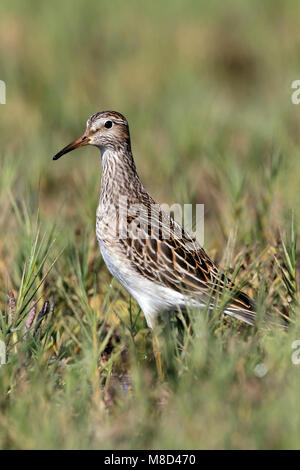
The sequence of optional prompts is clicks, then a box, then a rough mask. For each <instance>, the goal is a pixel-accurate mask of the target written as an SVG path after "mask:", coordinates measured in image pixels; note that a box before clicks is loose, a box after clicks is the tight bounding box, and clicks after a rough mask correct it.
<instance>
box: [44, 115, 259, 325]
mask: <svg viewBox="0 0 300 470" xmlns="http://www.w3.org/2000/svg"><path fill="white" fill-rule="evenodd" d="M85 145H94V146H96V147H98V148H99V149H100V152H101V162H102V181H101V191H100V200H99V205H98V209H97V217H96V236H97V240H98V243H99V247H100V251H101V254H102V256H103V259H104V261H105V263H106V266H107V268H108V270H109V271H110V273H111V274H112V275H113V276H114V277H115V278H116V279H117V280H118V281H119V282H120V284H122V285H123V286H124V287H125V289H127V291H128V292H129V293H130V294H131V295H132V297H133V298H134V299H135V300H136V301H137V303H138V304H139V306H140V307H141V309H142V311H143V313H144V315H145V317H146V321H147V324H148V326H149V327H150V328H154V326H155V319H156V317H157V315H158V314H160V313H162V312H168V311H169V312H170V311H176V310H178V309H179V310H181V311H185V310H186V309H187V308H188V307H203V308H205V307H206V308H207V307H208V308H210V309H213V308H214V305H215V303H216V302H217V297H218V298H219V297H220V291H223V290H224V289H225V290H228V291H229V292H230V293H231V295H230V300H229V302H228V304H227V306H226V307H225V310H224V313H225V314H227V315H231V316H233V317H236V318H238V319H239V320H242V321H243V322H245V323H248V324H253V323H254V319H255V307H254V302H253V301H252V300H251V299H250V297H249V296H248V295H247V294H245V293H243V292H241V291H238V290H237V289H236V288H235V286H234V285H233V283H232V282H231V281H230V280H228V279H227V278H226V277H225V276H224V275H222V274H221V273H220V272H219V270H218V268H217V267H216V265H215V264H214V263H213V262H212V261H211V260H210V258H209V257H208V256H207V254H206V253H205V251H204V249H203V248H202V246H201V245H200V244H199V243H198V242H197V240H195V237H193V236H191V235H190V234H189V233H188V232H187V231H186V230H185V229H184V228H183V227H182V226H181V224H179V223H177V222H176V221H175V220H174V219H173V218H172V217H171V216H170V215H169V214H168V213H167V212H165V211H163V210H162V209H161V208H160V206H159V204H157V203H156V202H155V201H154V199H153V198H152V197H151V196H150V194H149V193H148V192H147V191H146V189H145V187H144V186H143V184H142V182H141V180H140V178H139V176H138V174H137V170H136V167H135V163H134V159H133V155H132V152H131V143H130V134H129V127H128V122H127V120H126V118H125V117H124V116H123V115H122V114H120V113H118V112H115V111H103V112H100V113H96V114H94V115H93V116H91V117H90V118H89V119H88V121H87V126H86V130H85V132H84V134H83V135H82V136H81V137H79V138H78V139H76V140H74V142H72V143H71V144H69V145H67V146H66V147H64V148H63V149H62V150H61V151H60V152H58V153H57V154H56V155H55V156H54V157H53V159H54V160H57V159H58V158H60V157H61V156H62V155H64V154H66V153H68V152H71V151H72V150H74V149H76V148H78V147H82V146H85Z"/></svg>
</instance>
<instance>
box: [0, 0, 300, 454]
mask: <svg viewBox="0 0 300 470" xmlns="http://www.w3.org/2000/svg"><path fill="white" fill-rule="evenodd" d="M299 20H300V5H299V2H297V1H292V0H288V1H287V0H286V1H279V0H272V1H259V0H256V1H253V0H252V1H251V2H237V1H227V2H221V1H215V0H213V1H210V2H205V1H199V0H185V1H183V0H182V1H179V0H164V1H163V2H162V1H158V0H152V1H146V0H143V1H141V0H129V1H127V2H125V1H121V0H114V1H107V0H94V1H92V0H64V1H58V0H53V1H51V2H46V1H37V0H36V1H34V0H27V1H24V0H23V1H21V0H11V1H8V0H2V1H1V3H0V80H4V81H5V83H6V87H7V96H6V104H5V105H0V168H1V170H0V205H1V211H0V304H1V309H2V311H3V318H4V316H5V318H8V317H9V312H10V309H11V302H12V300H11V299H12V298H13V296H14V297H15V298H17V299H18V300H17V311H19V312H21V313H20V317H18V318H20V325H23V323H24V321H25V320H24V318H25V317H24V316H22V315H23V314H24V313H26V312H28V308H29V303H26V302H27V300H26V299H28V298H29V297H30V296H31V295H32V296H33V298H34V299H36V302H37V304H38V305H39V306H41V305H42V304H43V302H44V300H45V299H46V298H49V296H53V297H54V298H55V302H56V310H55V312H54V315H53V316H52V323H47V324H46V326H45V327H44V330H43V331H45V332H46V333H45V336H42V337H41V341H40V342H38V341H36V342H35V341H33V342H29V343H28V341H27V340H26V341H27V342H26V345H24V346H23V345H22V344H23V343H22V341H23V340H22V341H19V343H18V345H17V346H14V347H12V341H11V336H10V333H9V331H8V330H7V332H6V333H7V334H6V333H5V331H6V330H5V328H4V326H3V325H2V330H3V331H2V333H3V332H4V333H5V334H4V333H3V335H4V336H5V337H7V338H8V339H5V341H7V345H8V347H10V349H9V355H8V357H9V362H8V364H7V366H5V367H2V368H0V391H1V398H0V423H1V425H0V445H1V448H45V447H49V448H55V447H60V448H79V447H82V448H98V447H104V448H114V447H117V448H128V447H131V448H143V447H146V448H159V447H161V448H193V447H200V448H206V447H209V448H247V447H250V448H287V447H294V448H295V447H299V433H300V420H299V417H298V416H299V413H298V410H299V406H300V402H299V398H298V395H299V393H298V390H299V385H300V382H299V380H300V379H299V371H298V369H295V366H292V365H291V361H290V355H291V341H292V340H293V339H297V335H298V336H299V324H298V327H295V329H294V330H293V331H292V332H290V333H289V335H290V336H289V337H285V336H283V333H282V332H277V333H276V334H274V335H273V333H269V335H268V334H267V335H266V336H264V334H263V335H258V336H254V337H253V338H252V339H249V338H248V337H247V335H246V338H245V337H244V336H243V334H244V333H241V332H240V330H239V328H234V327H233V329H232V330H231V329H230V325H229V328H225V330H223V329H222V327H221V326H219V327H218V328H219V329H217V330H216V329H215V328H212V327H211V326H208V325H207V324H206V323H205V321H203V324H201V325H198V326H199V331H200V334H199V337H200V338H201V344H200V346H199V345H198V346H197V345H194V349H193V353H191V354H190V353H186V354H185V355H184V354H182V355H180V354H179V355H178V356H176V360H175V361H174V363H173V362H172V361H173V359H170V358H171V356H169V359H170V361H171V363H172V364H173V365H172V367H171V366H170V364H169V365H168V367H167V369H168V368H169V369H170V368H171V369H172V370H173V373H172V374H173V375H172V374H171V377H172V378H171V379H170V377H169V379H170V380H168V375H167V377H166V382H165V383H164V384H160V383H158V382H157V381H156V376H155V371H153V369H154V367H153V363H151V364H150V365H149V364H148V363H147V360H146V361H144V362H143V361H142V360H141V359H139V360H140V361H142V364H141V363H140V362H139V361H138V362H137V363H136V362H134V361H132V360H131V361H132V362H129V365H128V363H126V365H125V366H124V364H123V365H122V364H121V365H120V363H119V359H120V354H119V353H120V351H121V350H122V347H124V345H125V344H126V345H127V346H126V348H127V349H128V350H129V353H130V354H131V356H132V357H136V355H137V357H139V358H141V356H142V355H143V357H145V358H146V357H149V355H151V354H152V352H151V351H152V350H151V347H150V346H151V343H150V342H149V337H148V336H149V332H148V330H147V329H146V328H145V323H144V322H143V319H142V318H141V319H140V323H139V329H138V331H136V330H134V334H132V331H133V330H130V328H129V329H128V331H130V332H131V333H130V334H131V337H130V335H129V333H128V331H127V330H126V328H125V329H124V328H123V327H122V325H123V323H122V321H119V317H120V316H121V318H123V319H125V320H124V321H126V319H127V320H128V315H129V313H128V312H129V311H130V312H131V310H130V304H129V300H128V296H126V294H125V293H124V292H123V291H121V293H120V292H119V291H118V290H116V294H115V297H114V300H113V301H112V300H111V299H110V302H108V304H109V305H110V309H111V310H110V316H109V326H108V330H107V331H109V333H108V335H111V331H112V330H110V329H109V328H110V325H116V326H115V328H116V329H117V334H118V336H117V340H116V339H115V341H114V342H113V346H112V347H111V350H114V348H115V349H116V351H117V352H116V357H114V356H113V355H112V356H111V350H110V351H109V353H107V351H106V354H107V355H108V356H109V357H110V358H109V359H107V357H106V356H105V357H106V359H104V358H103V350H102V349H101V347H102V346H101V345H102V344H103V330H101V332H100V333H99V335H98V329H97V328H98V323H97V322H98V321H99V322H100V324H101V325H102V323H101V322H103V321H104V319H106V320H107V318H106V317H105V315H106V313H105V312H109V308H108V307H107V305H108V304H107V293H109V292H111V291H110V290H109V286H110V282H111V279H110V277H109V275H108V274H107V271H106V269H105V267H104V266H103V263H102V260H101V258H100V254H99V253H98V249H97V246H96V243H95V235H94V225H95V211H96V206H97V199H98V193H99V188H100V177H101V165H100V155H99V152H97V150H96V149H95V148H85V149H80V150H77V151H76V153H72V154H70V155H67V156H65V157H64V158H62V159H61V160H59V161H58V162H53V161H52V156H53V155H54V154H55V153H56V152H57V151H58V150H60V149H61V148H62V147H63V146H65V145H66V144H68V143H69V142H70V141H71V140H73V139H74V138H76V137H78V136H79V135H80V134H81V133H82V131H83V130H84V128H85V123H86V120H87V118H88V117H89V116H90V115H91V114H93V113H95V112H97V111H102V110H106V109H110V110H116V111H119V112H121V113H123V114H124V115H125V116H126V117H127V119H128V121H129V125H130V129H131V138H132V148H133V153H134V156H135V160H136V165H137V168H138V171H139V174H140V176H141V178H142V181H143V183H144V184H145V186H146V188H147V189H148V190H149V192H150V193H151V194H152V195H153V196H154V198H155V199H156V200H158V201H159V202H167V203H169V204H172V203H174V202H178V203H186V202H188V203H191V202H192V203H204V204H205V248H206V249H207V251H208V253H209V254H210V255H211V257H212V258H214V259H215V260H216V261H217V262H219V261H221V260H222V258H223V253H224V250H225V247H226V246H227V243H228V239H229V240H232V239H234V240H235V242H234V243H232V246H231V245H230V244H229V245H230V246H229V248H230V250H231V251H230V253H231V257H229V258H230V259H229V264H230V266H234V264H235V263H234V261H235V259H236V258H235V257H236V256H238V255H239V254H240V253H243V254H244V255H245V250H246V251H247V250H248V253H247V256H248V257H249V260H250V261H249V260H248V258H247V256H246V258H245V260H246V261H245V263H244V265H243V269H244V271H247V263H248V264H250V262H252V261H253V262H254V261H255V260H256V259H260V260H262V259H261V258H259V256H261V254H262V252H263V250H266V251H265V252H264V253H265V255H264V256H265V257H264V258H263V260H262V261H261V263H260V269H257V271H255V270H254V271H253V270H252V271H251V270H250V268H249V276H248V281H249V282H248V286H247V290H248V291H249V293H250V294H251V295H254V296H256V294H257V292H258V293H259V295H261V299H262V303H265V304H266V305H267V306H269V307H274V309H275V308H277V307H278V309H281V311H284V312H285V314H287V315H288V309H289V305H290V302H291V300H290V297H289V296H288V295H287V290H286V288H285V286H286V284H285V283H284V282H282V279H281V278H280V276H279V274H278V273H279V272H280V273H282V272H281V271H280V269H281V268H280V266H281V265H280V263H281V261H278V259H279V260H281V258H280V256H281V254H282V247H281V248H280V246H278V237H279V238H280V234H282V235H283V236H284V237H286V236H287V233H289V231H290V225H291V214H292V212H293V213H294V215H295V217H294V223H295V228H296V229H297V227H298V225H299V216H300V208H299V176H300V158H299V143H300V105H298V106H297V105H294V104H292V102H291V94H292V91H293V90H292V89H291V84H292V81H294V80H296V79H300V28H299ZM38 210H39V218H40V221H41V222H40V223H41V233H43V232H44V231H46V232H47V233H48V232H49V230H50V227H51V226H52V224H53V223H54V222H56V232H55V234H56V241H55V242H54V245H53V247H52V248H53V251H54V252H55V253H57V252H59V250H60V248H64V249H65V250H64V252H63V254H62V255H61V256H60V258H59V260H58V262H57V263H56V264H55V267H54V269H53V270H52V271H51V273H50V275H49V276H48V277H47V280H46V282H44V283H42V286H38V287H37V288H36V290H34V291H33V286H34V285H35V284H36V280H34V282H33V284H32V285H31V284H30V279H31V277H30V276H33V273H34V272H37V273H38V276H37V277H38V278H39V279H43V275H44V274H45V271H46V268H45V267H44V265H43V262H41V264H40V265H39V264H38V263H37V264H36V265H35V262H34V263H33V264H30V263H31V261H32V259H33V257H32V256H31V255H30V253H32V251H31V249H32V248H31V247H32V246H33V245H32V244H33V240H34V233H35V232H34V222H33V221H34V220H35V218H36V214H37V211H38ZM39 243H40V242H38V244H37V246H38V247H39V246H40V245H39ZM52 248H51V250H52ZM280 250H281V251H280ZM41 253H42V254H43V253H44V252H43V250H41V252H40V253H39V255H38V256H37V259H38V258H39V257H41ZM45 253H46V258H47V261H48V251H47V249H46V251H45ZM49 253H50V252H49ZM280 253H281V254H280ZM289 253H290V252H289ZM52 258H54V255H53V253H52V251H51V253H50V254H49V260H51V259H52ZM275 258H276V260H277V261H278V263H277V264H276V262H277V261H276V260H275ZM221 264H222V261H221ZM24 266H25V268H26V266H27V268H28V266H32V272H30V273H29V274H28V276H29V277H28V279H29V281H28V286H29V287H28V286H27V287H28V290H27V291H26V292H25V291H24V283H22V282H23V281H22V272H23V269H24ZM37 266H40V267H37ZM276 266H279V268H278V267H277V268H276ZM290 267H291V272H292V276H295V273H296V269H297V266H296V259H294V263H291V264H290ZM27 268H26V269H27ZM276 269H277V270H278V271H276ZM288 270H289V267H288V268H287V271H288ZM286 282H287V281H286ZM291 286H292V287H291ZM291 286H289V288H288V289H291V292H292V293H293V295H294V294H295V295H296V290H297V289H296V287H295V286H296V281H295V279H293V280H292V282H291ZM8 291H11V294H8ZM24 292H25V293H24ZM31 292H33V293H32V294H31ZM288 292H290V290H288ZM109 295H111V294H109ZM274 299H275V300H274ZM28 302H29V301H28ZM134 308H135V309H136V306H135V307H134ZM135 311H136V310H135ZM7 312H8V313H7ZM130 318H131V317H130ZM106 320H105V321H106ZM22 322H23V323H22ZM298 323H299V322H298ZM120 325H121V326H120ZM123 326H124V325H123ZM122 328H123V329H122ZM297 328H298V329H297ZM120 329H121V332H120V331H119V330H120ZM216 331H217V333H216ZM86 332H90V335H89V334H86V335H85V333H86ZM114 334H115V333H114ZM4 336H3V337H4ZM128 337H129V339H128ZM89 338H91V339H89ZM106 339H107V338H106ZM131 339H134V340H133V342H132V341H131ZM19 340H20V338H19ZM110 341H111V339H110ZM130 341H131V342H130ZM145 344H146V346H145ZM99 348H100V349H99ZM132 348H133V349H132ZM127 349H126V350H127ZM183 349H184V348H183ZM100 350H101V351H100ZM145 350H146V353H145ZM99 351H100V352H99ZM122 351H124V349H123V350H122ZM184 351H185V349H184ZM100 353H101V361H100V365H99V362H98V359H99V356H100ZM118 354H119V355H118ZM121 355H122V354H121ZM147 355H148V356H147ZM261 360H264V361H265V363H266V364H267V370H268V371H270V372H269V373H268V374H267V376H266V378H259V377H258V376H257V374H256V375H255V374H254V372H253V370H254V369H255V365H256V364H257V363H258V362H259V361H261ZM105 361H106V362H105ZM145 362H146V363H145ZM67 363H68V364H71V365H70V367H69V368H65V366H64V364H67ZM169 369H168V370H169ZM120 370H125V372H126V373H129V375H130V376H131V377H132V379H130V380H132V381H133V388H134V395H130V396H127V395H122V399H121V400H117V405H115V407H113V410H112V411H111V412H110V413H109V414H105V412H103V408H101V406H102V405H101V404H103V397H102V396H100V395H99V394H98V385H97V384H98V375H97V371H100V379H101V380H102V378H103V377H104V378H105V380H106V382H105V383H106V384H108V379H107V378H109V377H110V376H111V373H112V372H114V373H119V372H120ZM296 370H297V373H296ZM101 374H102V375H101ZM101 383H102V382H101ZM78 384H79V386H78ZM105 386H106V385H105ZM91 390H92V391H91ZM277 391H280V394H279V395H277ZM104 402H105V403H106V402H107V400H105V399H104ZM163 410H165V411H163Z"/></svg>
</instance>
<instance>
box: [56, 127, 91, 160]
mask: <svg viewBox="0 0 300 470" xmlns="http://www.w3.org/2000/svg"><path fill="white" fill-rule="evenodd" d="M89 142H90V138H89V137H88V136H87V134H86V133H84V134H83V135H82V136H81V137H79V138H78V139H76V140H74V141H73V142H71V143H70V144H69V145H67V146H66V147H64V148H63V149H62V150H61V151H60V152H58V153H57V154H56V155H54V157H53V160H58V159H59V158H60V157H62V156H63V155H65V153H69V152H71V151H72V150H74V149H77V148H78V147H83V146H84V145H88V144H89Z"/></svg>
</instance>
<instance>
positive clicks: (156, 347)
mask: <svg viewBox="0 0 300 470" xmlns="http://www.w3.org/2000/svg"><path fill="white" fill-rule="evenodd" d="M152 344H153V353H154V357H155V362H156V369H157V373H158V376H159V379H160V380H161V381H163V379H164V373H163V370H162V360H161V352H160V345H159V339H158V335H157V333H156V332H155V331H153V333H152Z"/></svg>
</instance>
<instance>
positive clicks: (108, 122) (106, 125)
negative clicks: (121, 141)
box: [104, 121, 112, 129]
mask: <svg viewBox="0 0 300 470" xmlns="http://www.w3.org/2000/svg"><path fill="white" fill-rule="evenodd" d="M104 127H106V129H110V128H111V127H112V121H106V123H105V124H104Z"/></svg>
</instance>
